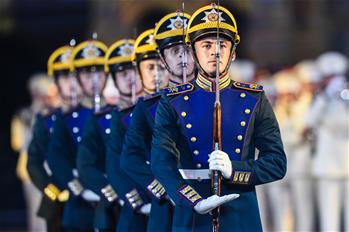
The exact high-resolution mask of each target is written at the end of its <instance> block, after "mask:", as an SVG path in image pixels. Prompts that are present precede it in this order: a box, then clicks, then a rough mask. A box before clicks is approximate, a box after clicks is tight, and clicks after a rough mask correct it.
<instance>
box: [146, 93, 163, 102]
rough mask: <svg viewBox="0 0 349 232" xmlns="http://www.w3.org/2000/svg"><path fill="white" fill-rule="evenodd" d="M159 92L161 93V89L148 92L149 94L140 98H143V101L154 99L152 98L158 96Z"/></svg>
mask: <svg viewBox="0 0 349 232" xmlns="http://www.w3.org/2000/svg"><path fill="white" fill-rule="evenodd" d="M161 94H162V91H160V92H156V93H153V94H149V95H147V96H145V97H142V100H143V101H148V100H150V99H154V98H156V97H160V96H161Z"/></svg>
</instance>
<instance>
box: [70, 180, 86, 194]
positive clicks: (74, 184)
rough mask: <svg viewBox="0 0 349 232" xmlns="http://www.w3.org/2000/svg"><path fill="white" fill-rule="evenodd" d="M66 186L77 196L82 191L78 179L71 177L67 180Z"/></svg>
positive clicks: (82, 188)
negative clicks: (71, 178)
mask: <svg viewBox="0 0 349 232" xmlns="http://www.w3.org/2000/svg"><path fill="white" fill-rule="evenodd" d="M68 187H69V189H70V191H72V192H73V194H74V195H75V196H79V195H80V194H81V193H82V191H83V190H84V187H82V185H81V183H80V181H79V180H78V179H73V180H71V181H69V182H68Z"/></svg>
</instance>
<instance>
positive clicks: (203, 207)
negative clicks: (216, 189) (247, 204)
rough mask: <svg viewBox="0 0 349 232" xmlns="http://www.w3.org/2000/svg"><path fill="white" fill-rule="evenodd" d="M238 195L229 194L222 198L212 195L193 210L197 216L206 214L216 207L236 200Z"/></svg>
mask: <svg viewBox="0 0 349 232" xmlns="http://www.w3.org/2000/svg"><path fill="white" fill-rule="evenodd" d="M239 196H240V194H234V193H233V194H229V195H224V196H220V197H219V196H217V195H212V196H210V197H209V198H207V199H204V200H202V201H200V202H199V203H197V204H196V205H195V206H194V210H195V211H196V212H197V213H199V214H206V213H208V212H210V211H211V210H213V209H215V208H217V207H218V206H220V205H222V204H224V203H227V202H229V201H232V200H234V199H236V198H238V197H239Z"/></svg>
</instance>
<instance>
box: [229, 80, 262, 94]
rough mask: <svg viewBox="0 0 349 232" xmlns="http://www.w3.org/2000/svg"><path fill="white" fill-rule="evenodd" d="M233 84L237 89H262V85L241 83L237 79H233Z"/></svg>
mask: <svg viewBox="0 0 349 232" xmlns="http://www.w3.org/2000/svg"><path fill="white" fill-rule="evenodd" d="M233 86H234V87H235V88H238V89H245V90H251V91H255V92H261V91H263V86H262V85H259V84H250V83H243V82H238V81H233Z"/></svg>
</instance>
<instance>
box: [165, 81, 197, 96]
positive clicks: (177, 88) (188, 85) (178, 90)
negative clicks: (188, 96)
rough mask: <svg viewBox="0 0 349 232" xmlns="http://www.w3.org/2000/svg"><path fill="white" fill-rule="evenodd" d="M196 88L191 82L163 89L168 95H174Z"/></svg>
mask: <svg viewBox="0 0 349 232" xmlns="http://www.w3.org/2000/svg"><path fill="white" fill-rule="evenodd" d="M193 89H194V85H193V84H191V83H185V84H180V85H176V86H172V87H167V88H165V89H163V92H164V93H165V94H166V96H174V95H178V94H182V93H187V92H191V91H193Z"/></svg>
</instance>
